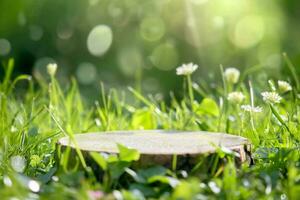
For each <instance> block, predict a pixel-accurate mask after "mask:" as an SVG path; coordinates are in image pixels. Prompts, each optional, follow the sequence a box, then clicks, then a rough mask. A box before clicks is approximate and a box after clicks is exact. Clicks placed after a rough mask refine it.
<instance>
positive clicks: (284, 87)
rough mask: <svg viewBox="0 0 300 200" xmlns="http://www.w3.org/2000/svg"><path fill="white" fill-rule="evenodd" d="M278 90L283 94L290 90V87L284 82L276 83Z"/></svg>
mask: <svg viewBox="0 0 300 200" xmlns="http://www.w3.org/2000/svg"><path fill="white" fill-rule="evenodd" d="M277 83H278V89H279V91H280V92H282V93H285V92H288V91H291V90H292V86H291V85H290V84H289V83H288V82H286V81H280V80H279V81H278V82H277Z"/></svg>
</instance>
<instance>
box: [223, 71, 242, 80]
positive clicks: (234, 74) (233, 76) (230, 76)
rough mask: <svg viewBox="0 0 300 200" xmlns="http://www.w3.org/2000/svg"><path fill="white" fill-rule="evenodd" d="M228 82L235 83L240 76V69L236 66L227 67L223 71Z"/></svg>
mask: <svg viewBox="0 0 300 200" xmlns="http://www.w3.org/2000/svg"><path fill="white" fill-rule="evenodd" d="M224 75H225V79H226V80H227V82H228V83H237V82H238V81H239V77H240V71H239V70H238V69H236V68H227V69H226V70H225V72H224Z"/></svg>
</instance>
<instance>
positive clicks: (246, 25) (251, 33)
mask: <svg viewBox="0 0 300 200" xmlns="http://www.w3.org/2000/svg"><path fill="white" fill-rule="evenodd" d="M263 36H264V22H263V20H262V19H261V18H260V17H259V16H246V17H244V18H242V19H240V20H239V21H238V23H237V24H236V27H235V30H234V36H233V43H234V44H235V45H236V46H237V47H240V48H250V47H253V46H255V45H256V44H258V43H259V42H260V41H261V39H262V38H263Z"/></svg>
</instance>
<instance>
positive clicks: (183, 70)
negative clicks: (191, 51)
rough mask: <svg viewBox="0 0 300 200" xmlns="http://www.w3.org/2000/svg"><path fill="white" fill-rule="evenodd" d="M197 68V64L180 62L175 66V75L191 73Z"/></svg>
mask: <svg viewBox="0 0 300 200" xmlns="http://www.w3.org/2000/svg"><path fill="white" fill-rule="evenodd" d="M197 69H198V65H196V64H193V63H188V64H182V65H181V66H179V67H177V68H176V74H177V75H191V74H192V73H193V72H194V71H196V70H197Z"/></svg>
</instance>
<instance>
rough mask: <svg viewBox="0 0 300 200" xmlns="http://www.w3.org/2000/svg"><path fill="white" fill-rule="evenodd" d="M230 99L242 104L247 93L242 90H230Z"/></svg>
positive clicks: (232, 101) (228, 97)
mask: <svg viewBox="0 0 300 200" xmlns="http://www.w3.org/2000/svg"><path fill="white" fill-rule="evenodd" d="M227 99H228V101H230V102H231V103H235V104H240V103H242V102H243V100H244V99H245V95H244V94H243V93H241V92H230V93H229V94H228V96H227Z"/></svg>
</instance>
